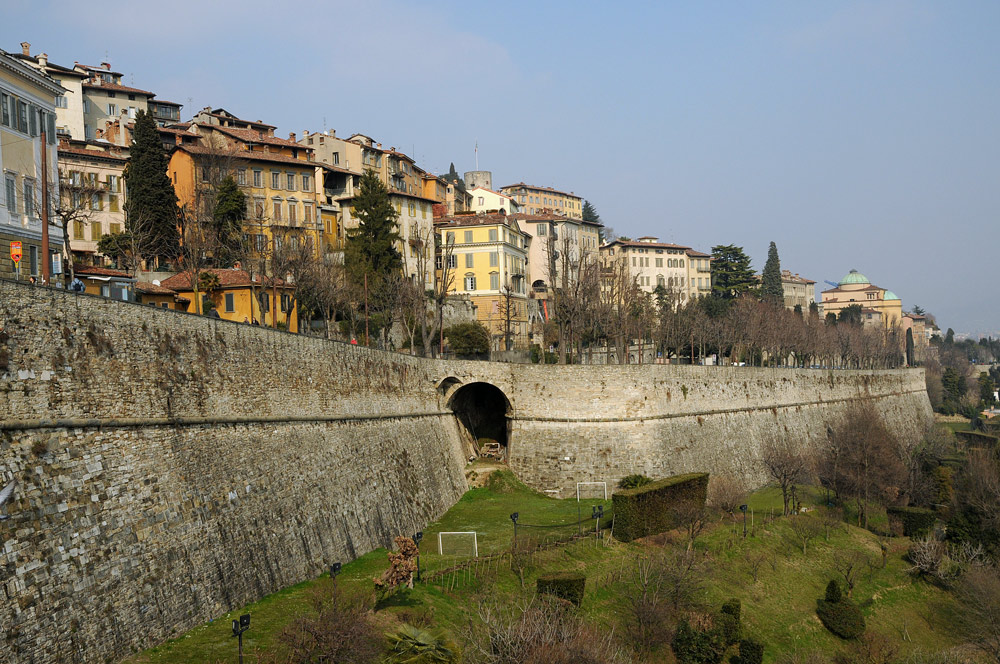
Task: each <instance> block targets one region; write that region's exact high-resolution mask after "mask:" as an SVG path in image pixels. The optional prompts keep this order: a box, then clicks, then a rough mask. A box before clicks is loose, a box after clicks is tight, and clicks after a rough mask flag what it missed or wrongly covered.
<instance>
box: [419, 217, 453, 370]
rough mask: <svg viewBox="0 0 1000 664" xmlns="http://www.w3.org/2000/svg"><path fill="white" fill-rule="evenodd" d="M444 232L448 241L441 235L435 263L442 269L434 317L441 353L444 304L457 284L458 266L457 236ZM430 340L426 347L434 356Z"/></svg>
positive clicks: (442, 346)
mask: <svg viewBox="0 0 1000 664" xmlns="http://www.w3.org/2000/svg"><path fill="white" fill-rule="evenodd" d="M442 233H443V234H444V236H445V238H446V241H445V242H441V241H440V237H439V238H438V240H439V241H438V242H437V243H436V249H435V263H436V265H437V268H438V270H439V271H440V278H438V280H437V283H436V284H435V290H434V310H435V311H434V313H435V316H434V317H435V319H436V320H437V333H438V335H439V336H438V352H439V353H443V352H444V306H445V303H446V302H447V301H448V293H449V292H450V291H451V289H452V287H453V286H454V285H455V272H454V270H455V268H456V267H457V266H458V262H457V260H456V258H455V237H454V235H450V234H448V233H447V232H445V231H442ZM430 336H433V331H431V334H429V335H428V337H430ZM428 341H429V339H425V340H424V344H425V345H424V348H427V347H428V346H430V348H431V355H432V356H433V355H434V350H433V344H428Z"/></svg>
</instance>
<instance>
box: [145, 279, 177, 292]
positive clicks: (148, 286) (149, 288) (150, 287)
mask: <svg viewBox="0 0 1000 664" xmlns="http://www.w3.org/2000/svg"><path fill="white" fill-rule="evenodd" d="M135 289H136V290H137V291H139V292H140V293H148V294H150V295H176V294H177V291H173V290H170V289H169V288H165V287H163V286H159V285H157V284H154V283H151V282H149V281H137V282H135Z"/></svg>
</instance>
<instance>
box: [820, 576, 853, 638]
mask: <svg viewBox="0 0 1000 664" xmlns="http://www.w3.org/2000/svg"><path fill="white" fill-rule="evenodd" d="M816 615H818V616H819V619H820V622H822V623H823V626H824V627H826V628H827V629H828V630H830V631H831V632H833V633H834V634H836V635H837V636H839V637H840V638H842V639H856V638H858V637H859V636H861V635H862V634H864V632H865V617H864V616H863V615H862V614H861V609H859V608H858V606H857V605H856V604H855V603H854V602H852V601H851V600H850V599H849V598H847V597H845V596H844V595H843V593H841V591H840V586H839V585H838V584H837V582H836V581H830V583H829V584H828V585H827V586H826V598H825V599H818V600H816Z"/></svg>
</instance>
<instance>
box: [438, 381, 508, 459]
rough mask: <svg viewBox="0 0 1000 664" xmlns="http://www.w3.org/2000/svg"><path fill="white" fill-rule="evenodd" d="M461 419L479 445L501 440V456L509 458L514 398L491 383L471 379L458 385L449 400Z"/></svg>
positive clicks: (479, 446) (499, 442)
mask: <svg viewBox="0 0 1000 664" xmlns="http://www.w3.org/2000/svg"><path fill="white" fill-rule="evenodd" d="M448 405H449V407H450V408H451V410H452V411H453V412H454V413H455V416H456V417H457V418H458V421H459V422H460V423H461V425H462V426H463V427H464V428H465V430H466V431H467V432H468V433H469V436H470V438H471V439H472V440H473V441H475V445H476V449H477V450H479V451H480V452H482V451H483V449H482V448H483V447H484V445H486V444H488V443H491V442H495V443H497V444H499V451H500V455H501V456H500V458H502V459H504V460H506V459H507V448H508V444H509V443H510V415H511V407H510V400H509V399H507V395H506V394H504V393H503V391H502V390H500V388H498V387H497V386H496V385H491V384H490V383H469V384H468V385H463V386H462V387H460V388H458V389H457V390H456V391H455V393H454V394H453V395H452V397H451V399H450V400H449V402H448Z"/></svg>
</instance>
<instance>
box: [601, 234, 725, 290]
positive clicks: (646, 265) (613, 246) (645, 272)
mask: <svg viewBox="0 0 1000 664" xmlns="http://www.w3.org/2000/svg"><path fill="white" fill-rule="evenodd" d="M622 263H624V265H625V266H626V267H627V268H628V271H629V274H630V275H631V276H632V277H634V278H635V280H636V283H637V284H638V286H639V287H640V288H641V289H642V290H644V291H646V292H647V293H652V292H654V291H655V290H656V289H657V287H660V286H662V287H663V288H665V289H667V290H668V291H669V292H671V293H674V295H675V298H676V303H677V304H684V303H686V302H688V301H689V300H693V299H697V298H699V297H706V296H707V295H709V294H710V293H711V291H712V275H711V263H712V257H711V256H710V255H709V254H706V253H704V252H701V251H696V250H694V249H692V248H691V247H686V246H684V245H679V244H669V243H664V242H660V241H659V239H658V238H656V237H652V236H646V237H641V238H639V239H638V240H620V239H619V240H614V241H612V242H608V243H607V244H605V245H604V246H602V247H601V266H602V267H603V268H605V269H611V268H613V267H614V266H615V265H620V264H622Z"/></svg>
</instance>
